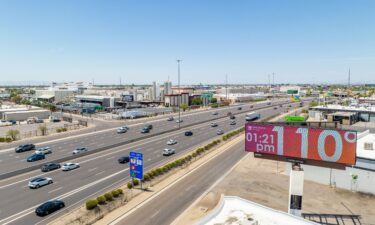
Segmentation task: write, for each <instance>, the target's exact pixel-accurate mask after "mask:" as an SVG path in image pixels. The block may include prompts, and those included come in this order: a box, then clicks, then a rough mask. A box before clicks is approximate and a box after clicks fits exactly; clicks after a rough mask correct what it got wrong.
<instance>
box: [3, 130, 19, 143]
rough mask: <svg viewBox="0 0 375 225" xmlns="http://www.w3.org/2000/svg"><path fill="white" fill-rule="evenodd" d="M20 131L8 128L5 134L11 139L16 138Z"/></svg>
mask: <svg viewBox="0 0 375 225" xmlns="http://www.w3.org/2000/svg"><path fill="white" fill-rule="evenodd" d="M19 134H20V132H19V131H18V130H14V129H10V130H8V131H7V133H6V135H7V136H8V137H10V138H12V140H13V141H15V140H17V138H18V136H19Z"/></svg>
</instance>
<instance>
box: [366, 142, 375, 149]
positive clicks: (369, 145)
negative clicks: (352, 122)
mask: <svg viewBox="0 0 375 225" xmlns="http://www.w3.org/2000/svg"><path fill="white" fill-rule="evenodd" d="M364 147H365V150H374V143H373V142H365V146H364Z"/></svg>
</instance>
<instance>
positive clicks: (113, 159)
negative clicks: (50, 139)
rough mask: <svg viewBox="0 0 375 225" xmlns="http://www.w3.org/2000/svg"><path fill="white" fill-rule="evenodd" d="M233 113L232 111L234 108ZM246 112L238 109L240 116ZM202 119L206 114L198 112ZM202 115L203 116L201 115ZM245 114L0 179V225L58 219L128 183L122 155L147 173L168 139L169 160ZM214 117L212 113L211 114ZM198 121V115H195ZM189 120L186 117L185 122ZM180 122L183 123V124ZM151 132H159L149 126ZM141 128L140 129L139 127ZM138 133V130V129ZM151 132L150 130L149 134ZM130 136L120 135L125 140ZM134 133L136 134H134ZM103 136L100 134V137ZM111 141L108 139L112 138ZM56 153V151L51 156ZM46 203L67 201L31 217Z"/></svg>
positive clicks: (269, 111) (239, 121)
mask: <svg viewBox="0 0 375 225" xmlns="http://www.w3.org/2000/svg"><path fill="white" fill-rule="evenodd" d="M288 104H291V105H294V106H296V105H298V103H288ZM284 108H285V107H283V108H279V107H277V109H273V107H270V108H266V109H261V110H258V112H260V113H261V116H262V117H263V118H265V117H268V116H271V115H275V114H277V113H279V112H283V111H284V110H285V109H284ZM232 111H233V109H232ZM243 111H244V110H242V112H243ZM202 114H203V115H206V114H204V113H202ZM202 114H201V115H202ZM244 115H245V113H242V114H241V115H238V116H236V117H237V118H236V121H237V124H236V125H230V124H229V118H228V117H226V118H223V119H219V120H217V123H218V124H219V126H218V127H214V128H212V127H210V122H206V123H200V124H198V125H195V126H193V127H189V128H187V129H182V130H181V131H177V132H170V133H166V134H162V135H157V136H155V137H151V138H148V139H144V140H140V141H136V142H133V143H131V144H126V145H123V146H119V147H116V148H112V149H108V150H105V151H102V152H98V153H94V154H91V155H86V156H82V157H80V158H77V159H76V160H73V162H78V163H80V165H81V168H79V169H76V170H73V171H69V172H62V171H61V170H56V171H51V172H48V173H42V172H40V170H34V171H32V172H29V173H25V174H22V175H18V176H14V177H11V178H8V179H5V180H1V181H0V197H2V201H1V209H0V224H46V223H47V222H48V221H51V220H52V219H53V218H55V217H56V216H59V215H61V214H62V213H65V212H67V211H69V210H72V209H74V207H76V206H77V205H79V204H82V203H83V202H84V201H85V200H86V199H88V198H90V197H96V196H97V195H99V194H101V193H103V192H105V191H107V190H111V189H113V188H114V187H117V186H118V185H120V184H122V183H124V182H125V181H126V180H127V179H129V171H128V165H127V164H125V165H120V164H118V163H117V158H118V157H119V156H122V155H128V153H129V152H130V151H139V152H143V153H144V157H145V170H146V171H147V169H151V168H153V167H155V166H157V165H160V163H162V162H163V161H166V160H168V157H165V156H162V149H164V148H166V147H167V145H166V141H167V140H169V139H170V138H173V139H176V140H177V141H178V144H177V145H174V146H173V148H175V149H176V154H175V155H173V156H170V157H178V155H181V154H184V153H186V152H188V151H190V150H193V149H195V148H196V147H197V146H198V145H200V144H202V143H204V142H205V141H207V140H210V139H212V138H217V137H218V135H217V134H216V130H217V129H222V130H224V132H227V131H229V130H233V129H236V128H239V127H242V126H243V125H244V123H245V119H244ZM206 116H209V117H210V116H212V115H211V112H210V113H209V115H206ZM199 117H201V116H199ZM189 119H190V120H191V121H194V120H198V119H197V118H189ZM187 121H188V118H186V120H185V122H187ZM185 122H184V123H185ZM168 123H173V125H172V126H176V123H175V122H167V121H165V119H164V120H163V121H160V124H158V125H157V126H159V125H160V126H161V124H166V125H164V129H167V127H169V126H171V125H169V126H168V125H167V124H168ZM153 125H154V129H157V127H156V125H155V123H153ZM140 127H141V126H140ZM132 129H133V130H135V128H133V127H132V128H131V130H132ZM184 130H192V131H193V132H194V135H193V136H190V137H186V136H184ZM137 131H138V130H137ZM152 132H154V130H153V131H152ZM111 134H112V136H111V135H106V136H105V137H107V139H114V140H118V139H120V138H116V137H117V136H118V134H116V133H114V132H112V133H111ZM128 134H129V133H126V134H119V135H123V136H122V137H126V135H128ZM135 134H137V132H135ZM101 135H103V134H101ZM111 137H112V138H111ZM104 140H106V139H99V140H95V141H96V143H97V144H98V143H101V142H103V141H104ZM70 150H72V149H69V152H70ZM53 154H55V153H53ZM39 175H43V176H47V177H51V178H52V179H53V180H54V183H53V184H51V185H48V186H45V187H42V188H40V189H36V190H31V189H29V188H28V187H27V182H28V180H29V179H30V178H31V177H35V176H39ZM50 199H62V200H64V201H65V202H66V205H67V207H66V208H64V209H63V210H61V211H59V212H57V213H54V214H52V215H49V216H48V217H45V218H40V217H37V216H36V215H35V213H34V210H35V208H36V207H37V206H38V205H39V204H41V203H43V202H45V201H47V200H50Z"/></svg>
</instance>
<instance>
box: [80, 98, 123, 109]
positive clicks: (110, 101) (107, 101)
mask: <svg viewBox="0 0 375 225" xmlns="http://www.w3.org/2000/svg"><path fill="white" fill-rule="evenodd" d="M75 99H76V100H77V101H78V102H81V103H96V104H99V105H101V106H102V107H110V108H113V107H115V102H116V101H120V100H121V98H115V97H111V96H99V95H77V96H75Z"/></svg>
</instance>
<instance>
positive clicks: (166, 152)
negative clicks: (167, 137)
mask: <svg viewBox="0 0 375 225" xmlns="http://www.w3.org/2000/svg"><path fill="white" fill-rule="evenodd" d="M174 153H175V150H174V149H173V148H166V149H164V150H163V155H166V156H169V155H173V154H174Z"/></svg>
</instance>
